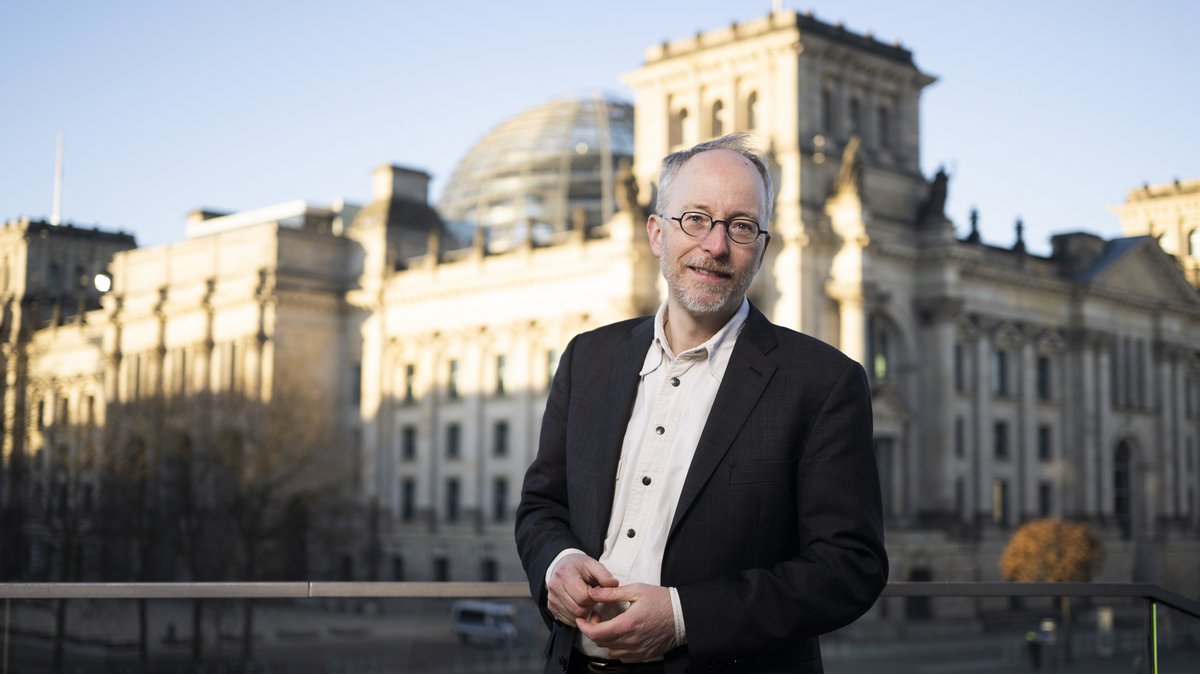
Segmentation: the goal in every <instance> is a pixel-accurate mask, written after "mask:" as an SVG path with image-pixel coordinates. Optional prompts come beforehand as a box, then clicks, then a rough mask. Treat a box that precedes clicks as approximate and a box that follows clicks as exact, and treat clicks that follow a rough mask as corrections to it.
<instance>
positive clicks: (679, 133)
mask: <svg viewBox="0 0 1200 674" xmlns="http://www.w3.org/2000/svg"><path fill="white" fill-rule="evenodd" d="M687 118H688V111H687V108H680V109H678V110H676V111H675V112H674V113H672V115H671V128H670V131H669V134H668V138H667V140H668V143H669V145H670V146H671V147H678V146H680V145H683V130H684V128H685V127H686V125H687Z"/></svg>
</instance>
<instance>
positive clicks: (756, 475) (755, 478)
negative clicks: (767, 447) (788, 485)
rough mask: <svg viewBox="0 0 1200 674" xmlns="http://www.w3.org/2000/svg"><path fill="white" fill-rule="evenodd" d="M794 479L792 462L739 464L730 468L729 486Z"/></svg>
mask: <svg viewBox="0 0 1200 674" xmlns="http://www.w3.org/2000/svg"><path fill="white" fill-rule="evenodd" d="M790 479H792V462H791V461H767V462H763V463H737V464H734V465H732V466H730V470H729V484H731V485H732V484H767V483H770V482H787V481H788V480H790Z"/></svg>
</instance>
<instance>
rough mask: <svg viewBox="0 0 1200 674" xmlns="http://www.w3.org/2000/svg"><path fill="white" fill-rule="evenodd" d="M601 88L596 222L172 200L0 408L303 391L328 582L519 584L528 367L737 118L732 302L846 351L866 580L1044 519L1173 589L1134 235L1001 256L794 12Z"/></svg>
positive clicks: (1179, 357)
mask: <svg viewBox="0 0 1200 674" xmlns="http://www.w3.org/2000/svg"><path fill="white" fill-rule="evenodd" d="M625 80H626V82H628V83H629V84H630V86H631V87H632V88H633V90H634V94H635V99H636V100H635V109H636V111H637V113H636V116H635V120H634V155H633V163H632V167H631V169H630V172H629V174H628V175H624V176H623V177H622V178H621V179H618V180H616V183H617V184H616V185H614V186H613V188H614V189H613V203H612V212H613V215H612V216H611V217H610V218H609V220H608V221H607V222H605V223H604V224H603V225H602V226H599V227H597V226H594V225H587V226H582V227H572V228H571V229H568V230H566V231H557V232H554V233H552V234H551V235H549V236H547V237H543V238H541V239H539V240H534V239H533V238H526V239H525V240H523V241H522V242H521V243H520V244H519V245H516V246H514V247H511V248H509V249H507V250H505V251H504V252H497V251H495V250H492V249H490V248H489V246H488V245H487V243H486V242H485V241H484V239H483V238H482V237H476V240H475V242H474V244H473V245H471V246H468V247H466V248H461V247H457V246H455V245H453V244H451V242H450V241H449V239H448V237H447V233H446V231H445V229H444V226H443V225H442V223H441V221H440V220H439V219H438V217H437V215H436V214H435V213H434V212H433V211H432V210H431V209H430V207H429V205H428V194H427V191H428V180H429V176H428V175H426V174H425V173H423V172H421V171H416V170H412V169H406V168H401V167H394V166H385V167H381V168H379V169H377V170H376V172H375V174H374V175H373V179H372V180H373V185H374V193H373V200H372V202H371V203H369V204H367V205H365V206H364V207H362V208H361V209H356V208H354V207H351V206H349V205H335V206H334V207H330V208H315V207H311V206H308V205H304V204H299V205H293V207H292V209H291V211H288V209H286V208H284V209H283V210H284V211H288V213H283V212H276V211H275V210H272V211H270V212H269V213H266V212H264V213H259V214H258V215H253V214H236V215H234V216H216V217H209V216H208V215H206V214H197V215H196V217H195V222H194V223H192V225H190V226H189V230H190V231H191V233H192V235H191V237H190V238H189V239H187V240H185V241H183V242H180V243H178V244H172V245H169V246H164V247H160V248H154V249H148V250H137V251H126V252H116V251H114V256H113V260H112V264H111V267H110V269H111V273H112V277H113V280H114V286H113V289H112V290H111V291H110V292H109V293H107V295H106V296H105V298H104V308H103V309H102V310H97V311H93V312H90V313H87V315H86V316H87V318H86V320H85V321H82V323H81V324H80V325H76V326H72V327H70V328H69V329H64V327H63V326H60V327H59V328H58V329H56V330H50V329H47V330H41V331H34V334H31V338H30V340H29V341H28V342H27V343H26V344H25V345H23V346H22V347H21V348H22V349H23V353H25V354H27V356H28V358H29V362H30V363H32V365H31V366H30V369H29V372H30V373H33V374H28V375H11V374H10V377H9V382H10V383H9V388H8V389H7V391H6V396H11V395H12V391H13V390H14V389H15V388H20V389H21V390H22V391H26V393H24V394H23V395H26V396H32V397H33V398H38V399H41V398H44V397H45V396H46V395H47V394H45V393H40V392H39V391H45V390H49V389H55V390H68V389H69V390H70V391H72V393H71V394H70V395H69V396H68V397H70V396H74V398H71V399H72V400H76V401H78V400H89V399H90V400H92V401H93V402H91V403H86V404H85V406H84V409H88V406H89V405H90V406H93V407H94V409H95V410H96V412H95V418H96V419H97V424H104V425H105V426H106V429H107V428H113V427H117V426H118V424H116V422H115V421H114V420H113V419H112V418H109V419H107V420H106V418H105V415H108V416H109V417H111V416H112V414H113V411H114V410H122V409H124V407H123V404H124V402H125V401H129V400H136V399H138V398H139V396H140V395H142V394H141V392H143V391H169V390H178V391H184V390H188V391H221V390H225V389H226V388H229V387H233V388H236V389H237V390H239V391H242V392H245V393H247V394H249V395H250V397H251V398H252V399H256V400H269V399H271V398H273V397H279V396H280V395H282V392H283V391H286V390H294V389H296V388H303V389H305V390H311V391H314V392H315V393H316V396H317V397H318V398H319V399H320V401H321V407H322V408H324V409H326V410H327V411H328V410H332V411H333V415H332V418H333V420H334V426H335V429H336V431H337V434H336V435H337V437H339V438H341V440H342V442H344V444H343V445H338V446H336V447H330V454H331V455H332V456H334V457H336V458H337V461H336V462H335V463H336V464H337V465H338V466H340V467H341V468H342V469H344V470H345V471H346V473H347V474H346V477H345V479H344V483H343V486H344V488H343V493H347V494H351V495H353V498H354V499H355V500H356V502H357V504H358V505H359V506H360V508H361V513H362V514H361V515H360V516H359V517H357V518H355V519H354V520H353V521H354V523H353V524H352V525H351V526H350V529H351V530H352V531H353V533H354V536H352V537H351V539H352V540H351V539H348V540H347V542H346V546H345V547H344V548H340V549H339V550H338V554H339V555H340V556H341V559H340V560H339V562H338V563H337V564H336V567H337V569H338V574H339V575H340V576H342V577H347V578H360V579H362V578H378V579H403V580H432V579H448V580H481V579H482V580H492V579H500V580H512V579H517V578H520V577H521V571H520V567H519V563H518V561H517V558H516V554H515V548H514V545H513V541H512V515H513V510H514V508H515V505H516V502H517V499H518V497H519V491H520V484H521V480H522V477H523V474H524V471H525V467H526V466H527V465H528V463H529V461H530V460H531V459H532V457H533V454H534V452H535V451H536V447H537V438H538V432H539V425H540V418H541V412H542V409H543V406H544V404H545V396H546V393H547V391H548V387H549V381H550V379H551V378H552V376H553V373H554V369H555V366H556V364H557V359H558V356H559V354H561V352H562V350H563V349H564V348H565V346H566V344H567V342H568V341H569V339H570V338H571V336H572V335H574V334H576V333H578V332H580V331H583V330H586V329H589V328H592V327H596V326H599V325H602V324H605V323H609V322H612V321H615V320H620V319H623V318H628V317H630V316H635V315H641V314H648V313H651V312H653V311H654V309H655V308H656V307H657V305H658V304H659V302H661V300H662V297H663V284H662V281H661V278H660V275H659V270H658V265H657V261H656V260H655V258H654V257H653V256H652V255H651V253H650V251H649V247H648V244H647V242H646V240H645V238H644V237H645V235H644V231H645V218H646V209H647V208H648V207H650V206H651V205H652V196H653V194H654V190H655V181H656V178H657V170H658V166H659V161H660V160H661V158H662V156H663V155H665V154H666V153H667V152H668V151H670V150H671V149H673V148H677V147H680V146H684V145H690V144H693V143H695V142H699V141H701V140H704V139H706V138H709V137H712V136H715V135H719V134H723V133H727V132H730V131H748V132H750V133H751V134H753V135H754V137H755V138H756V140H757V141H758V142H759V143H760V144H761V146H762V147H764V148H766V150H767V152H768V153H769V156H770V159H771V163H772V172H773V175H774V178H775V182H776V185H777V198H776V204H775V216H774V220H773V221H772V222H771V223H769V227H770V230H771V232H772V241H771V244H770V246H769V248H768V252H767V257H766V260H765V261H764V264H763V268H762V271H761V272H760V275H759V278H758V280H757V281H756V283H755V285H754V286H753V287H752V289H751V291H750V296H751V300H752V301H753V302H755V304H756V305H757V306H759V307H760V308H761V309H762V310H763V311H764V312H765V313H766V314H767V315H768V316H769V317H770V318H772V320H774V321H776V322H777V323H780V324H783V325H786V326H789V327H792V328H795V329H798V330H802V331H804V332H807V333H810V334H813V335H815V336H817V337H820V338H821V339H824V340H825V341H828V342H830V343H832V344H834V345H836V346H838V347H839V348H841V349H842V350H843V351H845V352H846V353H848V354H849V355H851V356H852V357H854V358H856V359H858V360H859V361H860V362H862V363H863V364H864V365H865V366H866V369H867V371H868V375H869V377H870V379H871V383H872V391H873V394H874V408H875V436H876V454H877V458H878V461H879V466H880V471H881V477H882V478H883V479H882V482H883V488H884V497H885V509H886V521H887V526H888V532H887V533H888V548H889V552H890V554H891V557H892V563H893V567H892V568H893V574H892V578H893V579H895V580H910V579H911V580H991V579H995V578H997V577H998V571H997V564H996V562H997V559H998V557H999V554H1000V551H1001V549H1002V547H1003V545H1004V544H1005V542H1006V541H1007V539H1008V537H1009V536H1010V535H1011V533H1012V531H1013V530H1014V529H1015V527H1016V526H1018V525H1019V524H1020V523H1021V522H1023V521H1026V520H1028V519H1031V518H1035V517H1040V516H1045V515H1055V516H1063V517H1067V518H1071V519H1078V520H1085V521H1088V522H1090V523H1092V524H1093V525H1095V527H1096V528H1097V530H1098V531H1099V532H1100V535H1101V537H1102V539H1103V541H1104V545H1105V547H1106V550H1107V552H1108V562H1107V564H1106V565H1105V567H1104V570H1103V572H1102V575H1101V578H1103V579H1106V580H1114V581H1120V580H1148V581H1153V582H1159V583H1162V584H1164V585H1165V586H1167V587H1169V588H1172V589H1175V590H1176V591H1179V592H1182V593H1185V594H1190V595H1193V596H1194V595H1196V594H1200V580H1197V579H1198V578H1200V576H1198V575H1197V573H1196V569H1197V565H1198V564H1200V542H1198V541H1200V536H1197V534H1198V533H1200V340H1198V338H1197V335H1200V296H1198V294H1197V292H1196V290H1195V288H1193V287H1192V286H1191V285H1189V284H1188V283H1187V280H1186V278H1185V276H1184V275H1183V274H1181V273H1180V270H1179V267H1178V265H1177V264H1176V263H1175V261H1174V260H1172V259H1171V257H1170V256H1169V255H1167V254H1166V253H1164V252H1163V247H1162V246H1161V245H1160V244H1156V241H1155V239H1154V238H1152V237H1149V236H1140V235H1138V236H1131V237H1128V238H1122V239H1115V240H1102V239H1100V238H1098V237H1095V236H1093V235H1090V234H1086V233H1064V234H1061V235H1059V236H1056V237H1055V238H1054V240H1053V251H1052V253H1051V254H1050V255H1049V256H1038V255H1033V254H1030V253H1028V252H1027V251H1026V250H1025V248H1024V243H1023V241H1022V239H1021V233H1020V230H1019V225H1018V237H1017V244H1016V245H1014V246H1012V247H998V246H993V245H989V244H987V243H985V242H983V241H981V240H980V237H979V235H978V232H977V229H976V227H975V223H974V222H972V223H971V226H970V231H969V233H967V234H966V235H963V236H960V235H958V234H957V233H956V231H955V227H954V225H953V223H951V222H950V221H949V220H948V219H947V218H946V217H945V215H944V213H943V206H944V203H945V198H946V191H947V189H948V182H949V178H948V176H946V175H945V174H944V173H942V172H940V171H939V172H938V173H936V174H935V175H933V176H925V175H923V174H922V172H921V169H920V157H919V148H920V119H919V100H920V95H921V91H922V89H923V88H924V87H925V86H927V85H929V84H930V83H931V82H933V81H934V78H933V77H932V76H930V75H928V74H926V73H924V72H922V71H921V70H920V69H919V68H918V67H917V66H916V65H915V63H914V61H913V57H912V54H911V52H909V51H908V50H906V49H904V48H902V47H899V46H896V45H885V44H881V43H879V42H877V41H875V40H874V39H872V38H870V37H869V36H863V35H856V34H853V33H850V32H848V31H846V30H844V29H842V28H840V27H838V26H831V25H828V24H825V23H823V22H821V21H819V20H817V19H815V18H813V17H811V16H807V15H799V14H796V13H793V12H777V13H774V14H772V15H770V16H768V17H765V18H763V19H760V20H758V21H754V22H749V23H746V24H741V25H733V26H728V27H725V28H722V29H719V30H716V31H712V32H708V33H702V34H699V35H697V36H694V37H691V38H688V39H686V40H681V41H678V42H672V43H666V44H663V45H659V46H655V47H652V48H651V49H649V50H648V52H647V56H646V61H645V64H644V65H643V66H642V67H641V68H639V69H638V70H636V71H634V72H632V73H628V74H626V75H625ZM1189 184H1190V183H1189ZM638 195H642V196H641V197H640V198H639V197H638ZM220 217H225V218H229V219H228V220H225V221H221V220H220ZM1131 217H1132V216H1131ZM972 219H973V220H974V217H973V218H972ZM70 354H74V355H70ZM284 374H287V375H288V376H291V377H302V378H303V383H302V384H299V385H297V384H294V383H293V382H292V381H289V382H288V385H287V386H283V385H282V380H281V377H282V376H283V375H284ZM70 381H79V382H90V383H87V384H86V386H85V385H84V384H79V385H78V386H76V385H75V384H68V383H61V382H70ZM101 384H102V385H101ZM39 387H40V388H39ZM55 387H57V388H55ZM72 387H74V388H72ZM88 387H90V388H88ZM85 389H86V390H85ZM76 390H77V392H76ZM89 396H90V398H89ZM46 399H49V398H46ZM8 400H9V398H8V397H6V405H9V404H10V403H9V402H8ZM310 402H311V401H310ZM74 404H78V403H74ZM88 418H91V417H88ZM22 428H23V429H28V428H30V422H29V421H28V420H26V422H25V423H24V425H23V426H22ZM105 432H106V433H110V431H108V430H106V431H105ZM112 432H115V431H112ZM123 432H124V431H123ZM16 434H17V431H15V430H14V426H13V425H11V424H10V425H9V426H8V427H7V430H6V436H11V435H16ZM107 437H112V436H107ZM125 437H132V436H129V435H128V433H126V436H125ZM6 442H11V441H6ZM39 442H41V441H40V440H39ZM112 442H116V443H117V444H118V445H121V444H122V443H124V441H120V442H117V441H112ZM126 444H127V443H126ZM7 446H8V445H6V447H7ZM36 451H37V448H36V447H33V446H32V445H31V446H30V447H29V448H27V453H33V452H36ZM312 552H313V553H314V554H315V553H316V552H317V551H315V550H314V551H312ZM899 601H900V600H886V601H885V602H882V603H881V606H880V608H879V609H878V610H877V611H875V612H874V613H873V614H872V615H873V616H875V618H876V619H878V618H882V617H883V616H884V615H887V614H889V613H890V612H891V611H893V610H899V609H898V608H897V609H890V608H889V606H890V604H891V603H895V602H899ZM871 619H872V618H868V619H867V620H868V621H870V620H871Z"/></svg>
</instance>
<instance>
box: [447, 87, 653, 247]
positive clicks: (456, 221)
mask: <svg viewBox="0 0 1200 674" xmlns="http://www.w3.org/2000/svg"><path fill="white" fill-rule="evenodd" d="M632 157H633V106H632V105H630V104H628V103H625V102H622V101H617V100H614V99H611V98H608V97H605V96H602V95H596V96H593V97H589V98H577V99H561V100H555V101H551V102H549V103H546V104H544V105H540V106H537V107H535V108H531V109H529V110H526V111H524V112H521V113H519V114H517V115H514V116H513V117H510V118H508V119H507V120H505V121H503V122H501V123H500V124H499V125H497V126H496V127H495V128H493V129H492V130H491V131H490V132H488V134H487V135H486V136H484V137H483V138H482V139H481V140H480V141H479V142H477V143H476V144H475V146H474V147H472V148H471V149H470V150H469V151H468V152H467V154H466V156H465V157H463V159H462V161H460V162H459V164H458V166H457V167H456V168H455V170H454V173H453V174H452V175H451V177H450V180H449V181H448V182H447V184H446V188H445V190H444V191H443V193H442V199H441V203H440V204H439V206H438V210H439V211H440V213H441V215H442V218H443V219H444V220H445V222H446V223H447V227H448V228H449V229H450V230H451V232H452V233H453V234H454V235H455V236H456V237H457V238H460V239H463V240H470V239H471V238H472V237H473V236H474V232H475V230H476V228H478V227H482V228H483V229H484V234H485V236H486V242H487V247H488V250H489V251H492V252H499V251H502V250H506V249H508V248H511V247H513V246H515V245H517V244H518V243H520V242H522V241H524V240H526V239H528V238H532V239H533V241H534V242H535V243H539V244H541V243H546V242H548V241H549V240H551V239H552V238H554V236H555V235H556V234H557V233H559V232H564V231H567V230H569V229H572V228H573V227H575V226H576V225H575V223H576V221H577V220H578V219H580V218H581V216H580V215H579V214H580V213H581V214H582V224H583V226H585V227H586V228H587V229H588V230H594V229H596V228H598V227H600V226H601V225H603V224H604V223H605V222H607V221H608V219H609V218H610V217H611V216H612V215H613V213H614V211H615V209H616V204H615V198H614V186H615V183H616V175H617V173H618V171H619V169H620V165H621V162H622V161H629V160H631V159H632Z"/></svg>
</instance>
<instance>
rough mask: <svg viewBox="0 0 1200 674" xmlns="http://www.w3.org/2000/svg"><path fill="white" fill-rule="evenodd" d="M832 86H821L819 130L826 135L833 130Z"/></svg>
mask: <svg viewBox="0 0 1200 674" xmlns="http://www.w3.org/2000/svg"><path fill="white" fill-rule="evenodd" d="M833 126H834V115H833V88H832V87H829V86H825V87H821V130H822V131H824V132H825V133H826V134H828V135H831V136H832V135H833V132H834V128H833Z"/></svg>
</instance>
